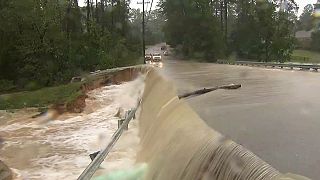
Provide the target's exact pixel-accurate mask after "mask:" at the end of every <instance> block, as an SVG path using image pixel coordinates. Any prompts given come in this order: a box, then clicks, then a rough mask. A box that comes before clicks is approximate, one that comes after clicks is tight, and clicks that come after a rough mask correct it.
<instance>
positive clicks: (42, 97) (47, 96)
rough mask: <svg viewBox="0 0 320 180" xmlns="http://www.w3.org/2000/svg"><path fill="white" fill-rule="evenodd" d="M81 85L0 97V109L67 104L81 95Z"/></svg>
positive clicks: (74, 84) (75, 84)
mask: <svg viewBox="0 0 320 180" xmlns="http://www.w3.org/2000/svg"><path fill="white" fill-rule="evenodd" d="M81 85H82V83H71V84H68V85H62V86H57V87H50V88H43V89H40V90H37V91H30V92H18V93H11V94H3V95H0V109H2V110H3V109H19V108H24V107H44V106H47V105H50V104H55V103H64V102H69V101H72V100H74V99H75V98H77V97H78V96H79V95H81V94H82V92H81Z"/></svg>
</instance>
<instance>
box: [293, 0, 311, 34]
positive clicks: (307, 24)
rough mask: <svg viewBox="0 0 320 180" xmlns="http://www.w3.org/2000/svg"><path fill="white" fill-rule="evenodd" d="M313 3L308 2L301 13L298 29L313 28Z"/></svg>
mask: <svg viewBox="0 0 320 180" xmlns="http://www.w3.org/2000/svg"><path fill="white" fill-rule="evenodd" d="M313 10H314V9H313V5H312V4H308V5H306V6H305V7H304V9H303V13H302V14H301V15H300V18H299V21H298V27H297V28H298V30H305V31H310V30H311V29H312V28H313V18H312V14H313Z"/></svg>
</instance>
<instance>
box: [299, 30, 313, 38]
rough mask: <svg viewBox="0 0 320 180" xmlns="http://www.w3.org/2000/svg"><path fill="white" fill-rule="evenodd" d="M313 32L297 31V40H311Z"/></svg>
mask: <svg viewBox="0 0 320 180" xmlns="http://www.w3.org/2000/svg"><path fill="white" fill-rule="evenodd" d="M311 34H312V31H297V32H296V38H311Z"/></svg>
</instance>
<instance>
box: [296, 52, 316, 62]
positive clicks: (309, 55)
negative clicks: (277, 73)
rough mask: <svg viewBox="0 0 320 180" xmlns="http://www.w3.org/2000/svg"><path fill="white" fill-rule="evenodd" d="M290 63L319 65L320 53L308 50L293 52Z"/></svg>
mask: <svg viewBox="0 0 320 180" xmlns="http://www.w3.org/2000/svg"><path fill="white" fill-rule="evenodd" d="M292 61H294V62H302V63H320V53H319V52H314V51H308V50H294V51H293V54H292Z"/></svg>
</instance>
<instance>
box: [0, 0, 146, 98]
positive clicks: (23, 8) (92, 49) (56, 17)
mask: <svg viewBox="0 0 320 180" xmlns="http://www.w3.org/2000/svg"><path fill="white" fill-rule="evenodd" d="M76 2H77V0H72V1H71V0H57V1H47V0H23V1H21V0H10V1H4V0H0V4H1V6H0V22H1V26H0V80H7V81H11V82H13V83H14V84H15V85H17V88H19V89H35V88H39V87H43V86H53V85H57V84H60V83H64V82H68V81H69V80H70V79H71V77H73V76H76V75H79V74H80V73H82V72H84V71H95V70H97V69H102V68H103V69H105V68H112V67H116V66H125V65H128V64H135V63H136V62H137V61H136V59H137V58H138V57H139V56H140V49H141V48H137V47H138V46H139V45H140V41H139V40H138V41H136V39H137V38H136V37H132V36H131V34H130V31H131V29H130V22H129V15H128V9H129V7H128V1H118V2H117V3H114V4H113V6H112V7H111V4H110V3H107V1H98V3H97V4H89V7H90V9H89V10H90V11H87V10H88V9H87V8H85V7H84V8H81V7H79V6H78V5H77V3H76ZM96 2H97V1H96ZM110 9H111V11H110ZM30 82H31V83H30ZM6 89H7V88H6ZM0 92H1V90H0Z"/></svg>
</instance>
